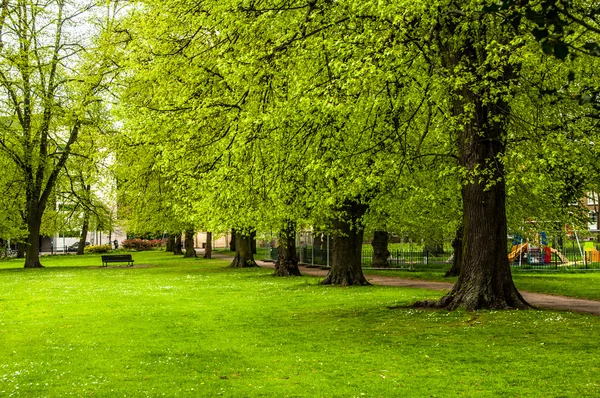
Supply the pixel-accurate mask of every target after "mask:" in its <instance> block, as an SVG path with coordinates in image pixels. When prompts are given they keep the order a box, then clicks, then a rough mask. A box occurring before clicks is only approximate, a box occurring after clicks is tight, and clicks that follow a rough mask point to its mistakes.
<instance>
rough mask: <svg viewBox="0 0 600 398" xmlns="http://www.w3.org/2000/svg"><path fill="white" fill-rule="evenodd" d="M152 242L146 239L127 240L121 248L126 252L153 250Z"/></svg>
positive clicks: (122, 243)
mask: <svg viewBox="0 0 600 398" xmlns="http://www.w3.org/2000/svg"><path fill="white" fill-rule="evenodd" d="M151 242H152V241H150V240H146V239H125V240H124V241H123V242H121V246H122V247H123V249H126V250H135V251H138V252H139V251H145V250H150V249H152V243H151Z"/></svg>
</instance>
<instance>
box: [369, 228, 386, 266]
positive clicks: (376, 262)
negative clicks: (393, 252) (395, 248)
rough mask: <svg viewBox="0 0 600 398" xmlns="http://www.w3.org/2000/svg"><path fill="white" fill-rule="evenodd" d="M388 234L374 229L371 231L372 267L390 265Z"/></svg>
mask: <svg viewBox="0 0 600 398" xmlns="http://www.w3.org/2000/svg"><path fill="white" fill-rule="evenodd" d="M389 239H390V238H389V234H388V233H387V231H375V232H374V233H373V241H372V242H371V246H373V261H372V263H371V265H372V266H373V267H380V268H386V267H389V266H390V262H389V260H388V258H389V257H390V251H389V250H388V242H389Z"/></svg>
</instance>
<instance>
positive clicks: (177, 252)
mask: <svg viewBox="0 0 600 398" xmlns="http://www.w3.org/2000/svg"><path fill="white" fill-rule="evenodd" d="M182 249H183V244H182V242H181V234H179V235H176V236H175V245H174V246H173V254H175V255H177V256H178V255H181V254H183V250H182Z"/></svg>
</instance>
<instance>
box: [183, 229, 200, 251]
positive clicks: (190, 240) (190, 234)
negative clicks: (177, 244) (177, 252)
mask: <svg viewBox="0 0 600 398" xmlns="http://www.w3.org/2000/svg"><path fill="white" fill-rule="evenodd" d="M194 235H195V233H194V229H193V228H188V229H186V230H185V253H184V254H183V257H186V258H189V257H197V256H196V249H195V248H194Z"/></svg>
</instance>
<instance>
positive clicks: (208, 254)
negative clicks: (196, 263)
mask: <svg viewBox="0 0 600 398" xmlns="http://www.w3.org/2000/svg"><path fill="white" fill-rule="evenodd" d="M204 258H212V232H207V233H206V245H205V247H204Z"/></svg>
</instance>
